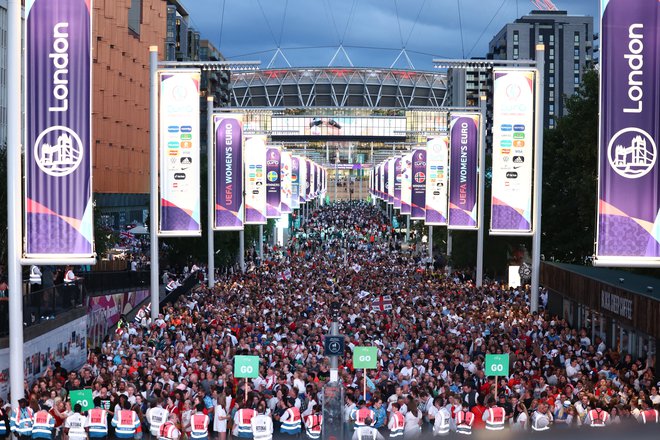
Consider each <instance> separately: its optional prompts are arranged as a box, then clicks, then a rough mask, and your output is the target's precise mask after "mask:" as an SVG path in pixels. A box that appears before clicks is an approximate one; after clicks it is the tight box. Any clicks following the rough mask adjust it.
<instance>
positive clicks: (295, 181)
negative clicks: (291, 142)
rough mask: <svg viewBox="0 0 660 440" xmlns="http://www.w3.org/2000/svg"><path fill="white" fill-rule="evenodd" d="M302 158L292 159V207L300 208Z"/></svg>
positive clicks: (293, 157) (294, 157) (295, 157)
mask: <svg viewBox="0 0 660 440" xmlns="http://www.w3.org/2000/svg"><path fill="white" fill-rule="evenodd" d="M299 175H300V158H299V157H298V156H292V157H291V207H292V208H293V209H298V208H300V179H299V177H298V176H299Z"/></svg>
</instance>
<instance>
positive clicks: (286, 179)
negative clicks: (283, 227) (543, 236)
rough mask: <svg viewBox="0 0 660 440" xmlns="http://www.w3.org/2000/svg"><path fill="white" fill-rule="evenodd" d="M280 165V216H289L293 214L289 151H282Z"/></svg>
mask: <svg viewBox="0 0 660 440" xmlns="http://www.w3.org/2000/svg"><path fill="white" fill-rule="evenodd" d="M281 159H282V164H281V170H280V176H281V179H282V186H281V192H282V193H281V202H282V205H281V207H282V214H290V213H291V212H293V210H292V209H291V206H292V204H293V202H292V201H293V182H292V180H291V163H292V160H291V153H290V152H289V151H282V156H281Z"/></svg>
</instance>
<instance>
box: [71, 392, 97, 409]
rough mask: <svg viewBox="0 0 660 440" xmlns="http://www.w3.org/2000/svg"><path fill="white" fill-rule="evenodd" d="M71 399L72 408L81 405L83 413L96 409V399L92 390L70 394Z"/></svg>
mask: <svg viewBox="0 0 660 440" xmlns="http://www.w3.org/2000/svg"><path fill="white" fill-rule="evenodd" d="M69 398H70V399H71V407H72V408H73V407H74V406H75V405H76V403H79V404H80V407H81V408H82V410H83V411H88V410H90V409H93V408H94V397H93V396H92V390H78V391H71V392H69Z"/></svg>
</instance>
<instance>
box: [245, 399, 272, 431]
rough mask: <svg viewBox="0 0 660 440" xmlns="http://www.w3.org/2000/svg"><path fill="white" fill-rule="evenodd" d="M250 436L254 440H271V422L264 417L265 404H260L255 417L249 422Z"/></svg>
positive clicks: (267, 417)
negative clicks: (250, 427)
mask: <svg viewBox="0 0 660 440" xmlns="http://www.w3.org/2000/svg"><path fill="white" fill-rule="evenodd" d="M250 425H251V426H252V436H253V438H254V440H272V439H273V420H272V419H271V418H270V417H269V416H267V415H266V404H265V403H264V402H260V403H259V406H258V407H257V415H256V416H254V417H252V420H251V421H250Z"/></svg>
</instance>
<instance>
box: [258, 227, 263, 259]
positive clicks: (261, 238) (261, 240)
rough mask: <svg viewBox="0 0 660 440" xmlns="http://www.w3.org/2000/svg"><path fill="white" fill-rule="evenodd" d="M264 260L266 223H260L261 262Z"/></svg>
mask: <svg viewBox="0 0 660 440" xmlns="http://www.w3.org/2000/svg"><path fill="white" fill-rule="evenodd" d="M263 262H264V225H259V263H260V264H263Z"/></svg>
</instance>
